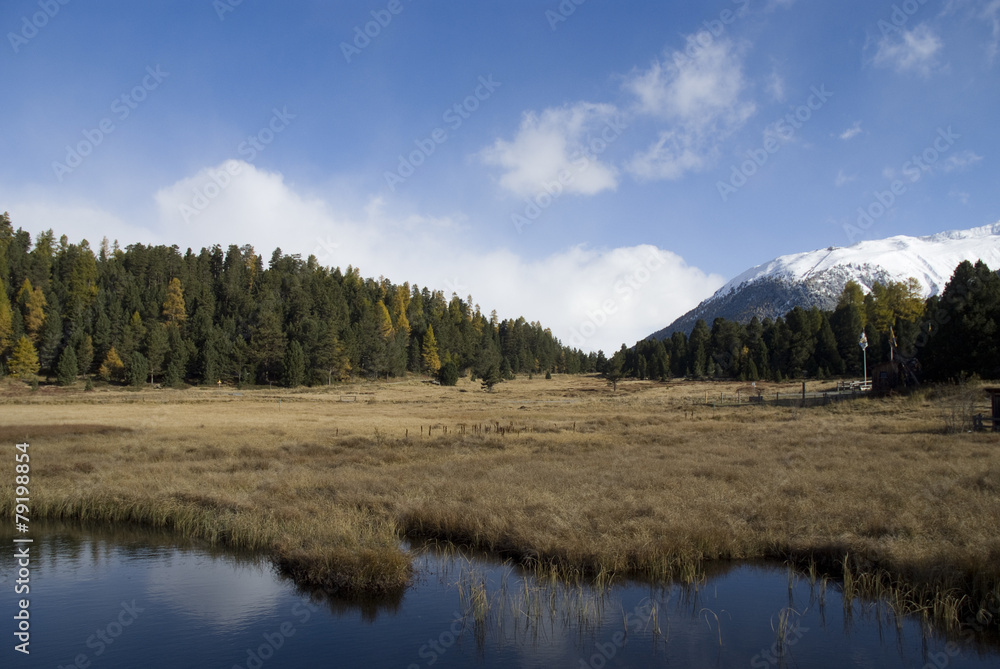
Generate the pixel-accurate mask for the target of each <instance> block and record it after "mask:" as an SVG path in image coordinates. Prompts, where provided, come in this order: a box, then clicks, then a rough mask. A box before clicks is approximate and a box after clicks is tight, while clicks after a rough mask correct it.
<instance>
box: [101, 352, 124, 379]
mask: <svg viewBox="0 0 1000 669" xmlns="http://www.w3.org/2000/svg"><path fill="white" fill-rule="evenodd" d="M97 375H98V376H99V377H101V378H102V379H104V380H105V381H118V382H121V381H123V380H124V379H125V363H123V362H122V359H121V357H120V356H119V355H118V352H117V351H115V347H114V346H112V347H111V348H110V349H109V350H108V355H107V356H106V357H105V358H104V362H102V363H101V368H100V369H99V370H97Z"/></svg>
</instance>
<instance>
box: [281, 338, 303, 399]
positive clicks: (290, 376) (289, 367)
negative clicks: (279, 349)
mask: <svg viewBox="0 0 1000 669" xmlns="http://www.w3.org/2000/svg"><path fill="white" fill-rule="evenodd" d="M305 375H306V356H305V354H304V353H303V352H302V345H301V344H299V342H297V341H293V342H292V343H291V344H289V345H288V347H287V349H286V350H285V360H284V374H283V379H282V380H283V381H284V383H285V385H286V386H287V387H289V388H295V387H296V386H300V385H302V379H303V378H305Z"/></svg>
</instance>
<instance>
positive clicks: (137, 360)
mask: <svg viewBox="0 0 1000 669" xmlns="http://www.w3.org/2000/svg"><path fill="white" fill-rule="evenodd" d="M147 376H149V362H148V361H147V360H146V356H144V355H143V354H142V353H140V352H139V351H135V352H134V353H133V354H132V355H131V356H130V357H129V361H128V372H127V374H126V378H127V380H128V383H129V385H131V386H135V387H139V386H141V385H143V384H144V383H146V377H147Z"/></svg>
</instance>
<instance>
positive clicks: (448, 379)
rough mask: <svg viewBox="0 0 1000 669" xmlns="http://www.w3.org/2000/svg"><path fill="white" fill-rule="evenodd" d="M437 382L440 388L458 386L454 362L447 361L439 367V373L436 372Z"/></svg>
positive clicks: (456, 367)
mask: <svg viewBox="0 0 1000 669" xmlns="http://www.w3.org/2000/svg"><path fill="white" fill-rule="evenodd" d="M438 381H439V382H440V383H441V385H442V386H454V385H456V384H458V366H457V365H455V361H454V360H448V362H446V363H444V364H443V365H441V371H440V372H438Z"/></svg>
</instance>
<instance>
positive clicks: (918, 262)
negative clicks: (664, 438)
mask: <svg viewBox="0 0 1000 669" xmlns="http://www.w3.org/2000/svg"><path fill="white" fill-rule="evenodd" d="M963 260H969V261H972V262H975V261H976V260H982V261H983V262H985V263H986V264H987V265H988V266H989V267H990V268H991V269H993V270H1000V223H994V224H993V225H987V226H983V227H980V228H972V229H971V230H952V231H949V232H941V233H938V234H936V235H930V236H928V237H907V236H904V235H899V236H896V237H889V238H887V239H878V240H873V241H863V242H858V243H857V244H854V245H852V246H846V247H834V246H831V247H829V248H826V249H822V250H817V251H808V252H806V253H794V254H792V255H787V256H781V257H779V258H775V259H774V260H772V261H770V262H766V263H764V264H762V265H757V266H756V267H754V268H752V269H749V270H747V271H746V272H743V273H742V274H740V275H739V276H737V277H736V278H734V279H733V280H732V281H730V282H729V283H727V284H726V285H724V286H723V287H722V288H720V289H719V290H718V291H716V292H715V294H714V295H712V297H710V298H708V299H707V300H705V301H704V302H702V303H701V304H699V305H698V306H697V307H695V308H694V309H692V310H691V311H689V312H688V313H686V314H684V315H683V316H681V317H680V318H678V319H677V320H676V321H674V322H673V323H671V324H670V325H669V326H667V327H666V328H664V329H662V330H660V331H659V332H656V333H654V334H652V335H650V337H651V338H657V339H662V338H664V337H669V336H670V335H671V334H672V333H673V332H675V331H677V330H680V331H683V332H685V333H690V332H691V329H692V328H693V327H694V324H695V323H696V322H697V321H698V319H699V318H704V319H705V321H706V322H707V323H708V324H709V325H711V323H712V321H713V320H714V319H715V318H718V317H720V316H721V317H723V318H726V319H729V320H736V321H740V322H747V321H749V320H750V319H751V318H753V317H754V316H757V317H759V318H761V319H763V318H766V317H769V318H775V317H777V316H783V315H784V314H786V313H788V312H789V311H791V310H792V309H793V308H794V307H805V308H810V307H812V306H817V307H819V308H820V309H833V308H834V307H836V305H837V299H838V298H839V297H840V294H841V292H842V291H843V289H844V284H846V283H847V282H848V281H849V280H851V279H853V280H855V281H857V282H858V283H859V284H861V287H862V288H863V289H864V291H865V292H866V293H867V292H868V291H869V290H871V287H872V286H873V285H874V284H875V283H882V284H885V283H888V282H889V281H905V280H907V279H908V278H910V277H913V278H915V279H916V280H917V281H918V282H919V283H920V286H921V288H923V292H924V297H929V296H931V295H935V294H937V293H939V292H941V291H942V290H943V289H944V286H945V284H946V283H947V282H948V280H949V279H950V278H951V275H952V273H953V272H954V271H955V267H957V266H958V265H959V263H961V262H962V261H963Z"/></svg>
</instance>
